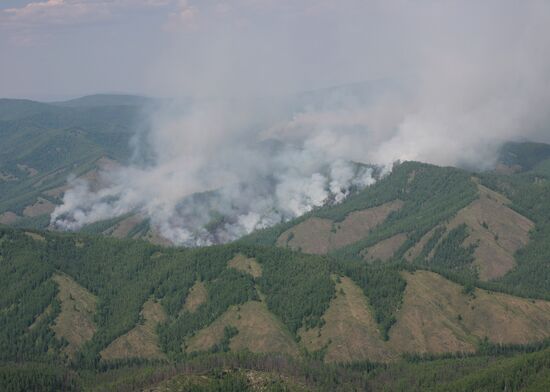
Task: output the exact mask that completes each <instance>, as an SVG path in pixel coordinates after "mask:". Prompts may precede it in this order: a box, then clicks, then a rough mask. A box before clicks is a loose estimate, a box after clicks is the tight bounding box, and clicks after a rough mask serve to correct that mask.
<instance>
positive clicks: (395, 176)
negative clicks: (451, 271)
mask: <svg viewBox="0 0 550 392" xmlns="http://www.w3.org/2000/svg"><path fill="white" fill-rule="evenodd" d="M380 189H381V190H380ZM378 193H381V194H383V195H386V197H385V198H382V197H381V196H380V195H378ZM477 194H478V193H477V189H476V186H475V184H474V183H473V182H472V181H471V179H470V175H469V173H467V172H465V171H462V170H459V169H454V168H440V167H437V166H432V165H427V164H421V163H417V162H405V163H402V164H400V165H398V166H396V167H395V168H394V170H393V172H392V173H391V174H390V175H388V176H387V177H385V178H384V179H382V180H380V181H379V182H378V183H376V184H375V185H373V186H371V187H369V188H367V189H365V190H364V191H363V192H361V193H360V194H358V195H357V197H359V196H360V197H362V198H364V199H365V200H368V199H370V197H374V198H375V199H376V200H378V201H381V202H387V201H392V200H396V199H399V200H402V201H403V202H404V205H403V208H401V209H400V210H399V211H397V212H394V213H392V214H390V215H389V217H388V219H387V220H386V221H385V222H384V223H383V224H381V225H379V226H378V227H376V228H375V229H374V230H372V231H371V233H370V234H369V236H368V237H367V238H366V239H364V240H361V241H358V242H356V243H354V244H351V245H349V246H346V247H344V248H341V249H338V250H336V251H334V252H332V253H333V255H334V256H336V257H339V258H343V259H356V260H359V259H361V256H360V253H361V251H362V250H363V249H365V248H367V247H369V246H372V245H374V244H376V243H378V242H380V241H382V240H385V239H387V238H390V237H392V236H394V235H396V234H400V233H407V234H408V236H407V241H405V243H404V244H403V246H401V248H400V249H399V251H398V252H397V255H396V256H395V258H396V259H399V258H400V257H402V256H403V254H404V253H405V251H406V250H407V249H409V248H410V247H411V246H413V245H414V244H415V243H416V242H418V241H419V240H420V238H421V237H422V236H423V235H424V234H426V233H427V232H428V231H429V230H431V229H432V228H433V227H436V226H437V225H439V224H441V222H444V221H446V220H447V219H449V218H451V217H452V216H454V215H455V214H456V213H457V212H458V211H459V210H460V209H462V208H464V207H466V206H467V205H468V204H470V203H471V202H472V201H473V200H475V198H476V197H477ZM377 204H380V203H377ZM345 205H347V201H346V202H345V203H343V204H342V206H345ZM358 205H359V203H356V206H354V208H357V209H359V207H358ZM363 205H365V206H369V205H367V204H363ZM363 208H366V207H363ZM350 211H351V210H349V207H346V208H343V207H341V211H340V212H341V213H347V212H350ZM339 214H340V213H338V214H336V213H331V214H330V216H332V217H333V218H338V219H343V218H341V217H340V215H339Z"/></svg>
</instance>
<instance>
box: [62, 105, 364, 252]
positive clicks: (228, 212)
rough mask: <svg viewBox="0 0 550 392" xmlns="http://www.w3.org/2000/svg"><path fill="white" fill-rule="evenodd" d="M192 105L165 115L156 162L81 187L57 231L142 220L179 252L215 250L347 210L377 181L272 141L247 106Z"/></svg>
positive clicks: (330, 158)
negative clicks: (334, 207) (181, 248)
mask: <svg viewBox="0 0 550 392" xmlns="http://www.w3.org/2000/svg"><path fill="white" fill-rule="evenodd" d="M186 105H187V107H186V108H185V109H183V108H182V109H181V110H177V111H174V108H173V106H171V107H169V108H167V109H166V111H163V112H162V113H158V120H156V121H155V125H154V127H153V129H154V131H153V132H152V133H151V134H149V135H146V136H147V139H146V140H145V142H146V143H148V144H149V146H150V148H151V149H152V155H153V156H154V162H153V163H152V164H149V165H147V166H142V167H140V166H137V165H133V166H128V167H122V168H119V169H115V170H113V171H111V172H106V173H103V174H102V179H103V181H104V182H105V183H106V184H108V185H107V186H105V187H103V188H100V189H99V190H95V191H94V190H92V189H91V187H90V185H89V184H88V183H87V182H86V181H84V180H78V179H77V180H72V181H71V182H70V185H71V187H70V189H69V190H68V191H67V192H66V193H65V195H64V197H63V204H62V205H61V206H59V207H57V208H56V209H55V211H54V212H53V213H52V216H51V222H52V224H53V225H54V226H55V227H56V228H58V229H63V230H78V229H79V228H81V227H82V226H84V225H86V224H90V223H93V222H96V221H101V220H105V219H110V218H113V217H117V216H121V215H124V214H127V213H131V212H132V213H140V214H141V215H144V216H146V217H148V218H149V219H150V221H151V224H152V226H153V227H154V228H155V230H156V231H157V232H158V233H159V234H160V235H161V236H162V237H164V238H166V239H168V240H169V241H171V242H173V243H175V244H184V245H208V244H212V243H218V242H227V241H230V240H234V239H236V238H239V237H240V236H242V235H245V234H248V233H250V232H252V231H253V230H256V229H260V228H266V227H269V226H272V225H274V224H277V223H280V222H283V221H286V220H288V219H291V218H294V217H297V216H300V215H302V214H304V213H307V212H309V211H311V210H312V209H313V208H316V207H320V206H322V205H325V204H327V203H339V202H341V201H342V200H343V199H344V198H345V197H346V196H347V195H348V194H349V193H350V192H351V191H352V190H357V189H362V188H364V187H365V186H368V185H370V184H372V183H374V181H375V179H374V173H373V169H372V168H370V167H367V166H364V165H359V164H357V163H353V162H351V161H349V160H345V159H343V158H342V157H338V156H335V155H333V154H329V153H328V152H327V151H326V150H324V149H317V148H313V147H312V146H309V145H308V143H307V141H301V142H297V141H294V142H293V143H289V142H288V141H285V142H282V141H274V140H270V139H265V136H264V135H263V133H262V132H260V131H257V130H256V129H255V128H253V127H252V126H251V124H249V121H250V120H249V119H248V118H246V113H245V112H247V111H249V110H251V107H250V106H249V105H248V104H238V105H235V104H231V103H226V104H224V103H221V102H212V101H209V102H203V103H196V104H193V105H189V104H186ZM180 108H181V107H180ZM171 113H176V115H173V114H171Z"/></svg>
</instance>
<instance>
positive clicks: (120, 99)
mask: <svg viewBox="0 0 550 392" xmlns="http://www.w3.org/2000/svg"><path fill="white" fill-rule="evenodd" d="M153 105H154V101H152V100H149V99H146V98H141V97H131V96H90V97H84V98H80V99H77V100H72V101H67V102H58V103H52V104H46V103H40V102H34V101H27V100H11V99H1V100H0V140H1V141H2V149H1V151H0V223H3V224H13V225H17V226H21V227H36V228H45V227H46V226H47V225H48V224H49V214H50V213H51V212H52V210H53V208H54V206H55V205H56V204H59V202H60V198H61V197H62V195H63V192H64V191H65V190H66V184H67V179H68V177H69V176H70V175H73V176H76V177H78V176H84V177H85V178H87V179H89V180H92V182H93V181H97V180H98V178H97V171H98V169H109V168H110V167H112V166H113V165H116V162H122V163H125V162H127V161H128V159H129V158H130V155H131V148H130V139H131V138H132V137H133V136H134V135H136V134H137V133H138V132H140V131H143V130H144V129H145V128H146V127H147V122H146V121H145V113H146V112H147V110H150V109H151V107H152V106H153Z"/></svg>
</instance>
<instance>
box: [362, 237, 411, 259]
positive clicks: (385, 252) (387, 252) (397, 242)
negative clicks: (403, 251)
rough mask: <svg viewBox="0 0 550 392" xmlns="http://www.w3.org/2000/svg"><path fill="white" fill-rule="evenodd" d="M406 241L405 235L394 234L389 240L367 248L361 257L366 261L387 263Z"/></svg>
mask: <svg viewBox="0 0 550 392" xmlns="http://www.w3.org/2000/svg"><path fill="white" fill-rule="evenodd" d="M405 241H407V235H406V234H403V233H401V234H396V235H394V236H392V237H390V238H387V239H385V240H382V241H380V242H379V243H377V244H376V245H373V246H370V247H368V248H367V249H366V250H365V251H364V253H363V257H364V259H365V260H366V261H375V260H380V261H388V260H390V259H391V258H392V257H393V255H394V254H395V252H397V251H398V250H399V248H401V245H403V244H404V243H405Z"/></svg>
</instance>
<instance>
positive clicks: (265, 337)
mask: <svg viewBox="0 0 550 392" xmlns="http://www.w3.org/2000/svg"><path fill="white" fill-rule="evenodd" d="M227 326H233V327H235V328H237V330H238V333H237V335H236V336H234V337H233V338H232V339H231V342H230V344H229V347H230V348H231V350H233V351H240V350H250V351H251V352H254V353H268V352H279V353H285V354H290V355H297V354H298V352H299V350H298V346H297V344H296V343H295V342H294V340H293V338H292V335H291V334H290V332H288V330H287V329H286V328H285V326H284V325H283V324H282V322H281V321H280V320H279V319H277V317H275V315H274V314H273V313H271V312H269V310H268V309H267V307H266V305H265V304H264V303H263V302H259V301H249V302H246V303H244V304H243V305H240V306H231V307H230V308H229V310H227V311H226V312H225V313H224V314H223V315H222V316H220V317H219V318H218V319H216V320H215V321H214V322H213V323H212V324H210V325H209V326H208V327H206V328H204V329H202V330H200V331H199V332H197V333H196V334H195V336H193V337H192V338H191V339H189V340H188V341H187V343H186V346H187V347H186V351H187V352H193V351H208V350H210V349H211V348H212V347H213V346H214V345H216V344H218V343H220V342H221V340H222V339H223V337H224V329H225V327H227Z"/></svg>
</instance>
